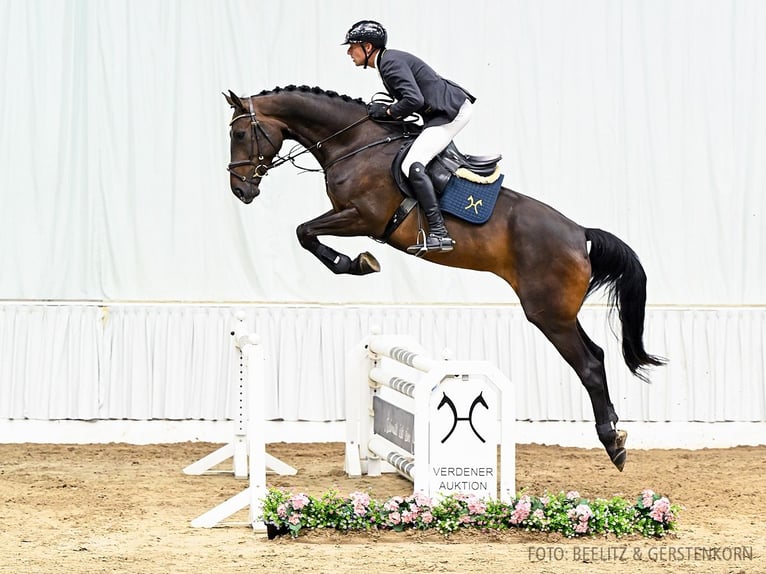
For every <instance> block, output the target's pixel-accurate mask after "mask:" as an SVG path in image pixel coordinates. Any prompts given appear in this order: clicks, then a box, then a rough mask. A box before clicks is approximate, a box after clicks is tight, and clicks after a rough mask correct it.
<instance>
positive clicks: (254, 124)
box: [226, 96, 288, 185]
mask: <svg viewBox="0 0 766 574" xmlns="http://www.w3.org/2000/svg"><path fill="white" fill-rule="evenodd" d="M248 108H249V112H248V113H246V114H239V115H238V116H234V117H233V118H232V120H231V121H230V122H229V127H232V126H233V125H234V122H236V121H237V120H241V119H243V118H249V119H250V132H251V135H250V155H249V156H248V158H247V159H243V160H239V161H232V162H230V163H229V165H228V166H227V167H226V171H228V172H229V173H230V174H232V175H233V176H234V177H236V178H237V179H239V180H240V181H242V182H244V183H247V184H249V185H258V183H259V182H258V180H259V179H261V178H262V177H264V176H265V175H268V174H269V170H270V169H272V168H274V167H276V166H277V165H281V164H283V163H284V162H285V161H288V159H283V158H279V161H278V162H277V163H276V164H275V163H273V162H272V164H271V165H265V164H263V163H261V162H263V159H264V156H263V154H262V153H261V143H260V141H259V139H258V132H259V131H260V132H261V133H262V134H263V137H264V138H266V141H267V142H269V144H270V145H271V147H273V148H274V150H275V152H278V151H279V150H278V148H277V146H275V145H274V142H272V141H271V138H270V137H269V134H268V133H266V130H264V129H263V127H262V126H261V124H260V122H259V121H258V119H257V118H256V117H255V109H253V98H252V96H251V97H250V99H249V100H248ZM256 157H257V158H258V163H256V162H255V161H254V158H256ZM277 157H279V156H277ZM243 165H248V166H250V167H252V168H253V174H252V175H251V176H250V177H248V176H246V175H240V174H238V173H237V172H236V171H234V170H235V169H236V168H238V167H242V166H243Z"/></svg>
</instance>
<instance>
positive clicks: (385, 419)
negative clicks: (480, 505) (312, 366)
mask: <svg viewBox="0 0 766 574" xmlns="http://www.w3.org/2000/svg"><path fill="white" fill-rule="evenodd" d="M512 397H513V389H512V388H511V384H510V381H509V380H508V379H507V378H506V377H505V376H504V375H503V374H502V373H501V372H500V371H499V370H498V369H497V368H496V367H494V366H493V365H491V364H490V363H488V362H486V361H452V360H434V359H431V358H430V357H428V356H427V354H426V353H425V352H424V350H423V348H422V347H421V346H420V345H418V344H417V343H416V342H415V341H414V340H413V339H412V338H410V337H405V336H399V335H379V334H373V335H370V336H369V337H367V338H366V339H365V340H363V341H362V342H360V344H359V345H357V347H356V348H355V349H354V350H353V351H352V352H351V354H350V356H349V358H348V361H347V365H346V460H345V469H346V472H347V473H348V474H349V475H350V476H360V475H362V474H368V475H370V476H378V475H380V473H381V472H399V473H400V474H402V475H403V476H405V477H407V478H408V479H410V480H411V481H412V482H413V483H414V491H415V492H424V493H426V494H428V495H429V496H431V497H436V496H438V495H445V494H451V493H458V492H459V493H463V494H472V495H475V496H478V497H480V498H500V499H502V500H504V501H510V500H511V499H512V498H513V497H514V495H515V443H514V439H513V432H512V431H513V422H514V420H515V417H514V413H513V405H512ZM498 451H499V460H500V463H499V468H498Z"/></svg>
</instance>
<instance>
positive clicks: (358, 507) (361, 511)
mask: <svg viewBox="0 0 766 574" xmlns="http://www.w3.org/2000/svg"><path fill="white" fill-rule="evenodd" d="M354 514H356V515H357V516H364V515H365V514H367V507H366V506H364V505H363V504H359V503H358V502H356V503H354Z"/></svg>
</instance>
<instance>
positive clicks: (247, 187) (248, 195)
mask: <svg viewBox="0 0 766 574" xmlns="http://www.w3.org/2000/svg"><path fill="white" fill-rule="evenodd" d="M231 192H232V193H233V194H234V195H235V196H236V198H237V199H239V200H240V201H241V202H242V203H245V204H248V203H251V202H252V201H253V200H254V199H255V198H256V197H258V194H259V193H261V188H260V187H258V186H257V185H254V184H252V183H241V182H238V183H236V184H235V183H232V186H231Z"/></svg>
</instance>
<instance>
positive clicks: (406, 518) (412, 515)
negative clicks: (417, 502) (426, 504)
mask: <svg viewBox="0 0 766 574" xmlns="http://www.w3.org/2000/svg"><path fill="white" fill-rule="evenodd" d="M417 517H418V513H417V512H412V511H410V510H404V511H402V522H404V523H405V524H411V523H413V522H415V519H416V518H417Z"/></svg>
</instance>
